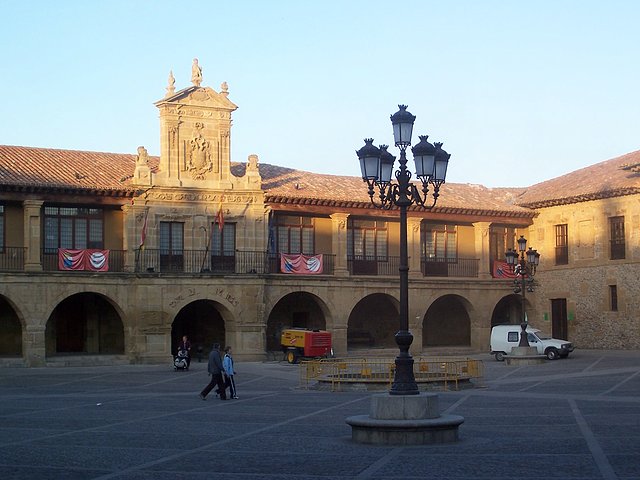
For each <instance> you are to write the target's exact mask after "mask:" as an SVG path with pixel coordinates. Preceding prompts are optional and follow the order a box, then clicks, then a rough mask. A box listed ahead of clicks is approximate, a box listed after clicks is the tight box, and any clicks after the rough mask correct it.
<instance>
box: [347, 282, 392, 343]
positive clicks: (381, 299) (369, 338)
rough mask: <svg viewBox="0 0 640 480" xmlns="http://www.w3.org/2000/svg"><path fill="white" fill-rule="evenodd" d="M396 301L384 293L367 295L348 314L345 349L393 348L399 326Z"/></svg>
mask: <svg viewBox="0 0 640 480" xmlns="http://www.w3.org/2000/svg"><path fill="white" fill-rule="evenodd" d="M398 316H399V309H398V301H397V300H396V299H395V298H393V297H391V296H390V295H387V294H384V293H374V294H372V295H367V296H366V297H364V298H363V299H362V300H360V301H359V302H358V303H357V304H356V306H355V307H353V310H352V311H351V314H350V315H349V321H348V324H347V350H351V349H354V348H372V347H378V348H394V347H396V346H397V344H396V340H395V334H396V332H397V331H398V328H399V327H400V324H399V321H398V318H399V317H398Z"/></svg>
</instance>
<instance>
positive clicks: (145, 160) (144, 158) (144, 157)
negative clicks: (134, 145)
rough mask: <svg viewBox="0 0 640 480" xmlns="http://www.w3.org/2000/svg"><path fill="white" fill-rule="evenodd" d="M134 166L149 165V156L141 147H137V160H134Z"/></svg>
mask: <svg viewBox="0 0 640 480" xmlns="http://www.w3.org/2000/svg"><path fill="white" fill-rule="evenodd" d="M136 164H138V165H149V154H148V153H147V149H146V148H144V147H142V146H140V147H138V159H137V160H136Z"/></svg>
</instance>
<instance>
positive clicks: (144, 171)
mask: <svg viewBox="0 0 640 480" xmlns="http://www.w3.org/2000/svg"><path fill="white" fill-rule="evenodd" d="M150 182H151V168H149V154H148V153H147V149H146V148H144V147H143V146H140V147H138V156H137V157H136V168H135V170H134V172H133V183H135V184H139V185H140V184H143V185H150Z"/></svg>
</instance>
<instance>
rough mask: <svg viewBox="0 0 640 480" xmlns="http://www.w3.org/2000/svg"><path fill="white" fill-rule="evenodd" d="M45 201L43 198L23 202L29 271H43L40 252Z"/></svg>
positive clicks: (26, 260)
mask: <svg viewBox="0 0 640 480" xmlns="http://www.w3.org/2000/svg"><path fill="white" fill-rule="evenodd" d="M43 203H44V202H43V201H42V200H25V201H24V202H22V207H23V211H24V245H25V247H27V251H26V255H25V259H24V269H25V271H27V272H38V271H42V260H41V256H40V252H41V250H42V247H43V246H44V242H43V241H42V238H41V232H42V225H41V224H42V220H41V217H40V212H41V210H42V204H43Z"/></svg>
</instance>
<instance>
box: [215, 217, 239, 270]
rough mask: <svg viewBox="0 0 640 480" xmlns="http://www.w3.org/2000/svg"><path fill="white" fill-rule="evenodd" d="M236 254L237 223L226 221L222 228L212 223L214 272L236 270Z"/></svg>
mask: <svg viewBox="0 0 640 480" xmlns="http://www.w3.org/2000/svg"><path fill="white" fill-rule="evenodd" d="M235 256H236V225H235V223H225V224H224V228H222V230H221V229H220V228H219V227H218V225H217V224H215V223H212V224H211V268H212V270H213V271H214V272H234V271H235V264H236V260H235Z"/></svg>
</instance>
